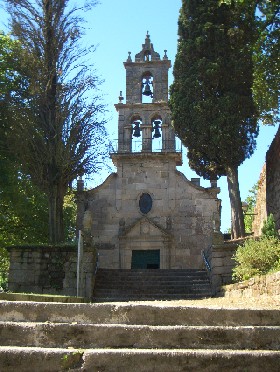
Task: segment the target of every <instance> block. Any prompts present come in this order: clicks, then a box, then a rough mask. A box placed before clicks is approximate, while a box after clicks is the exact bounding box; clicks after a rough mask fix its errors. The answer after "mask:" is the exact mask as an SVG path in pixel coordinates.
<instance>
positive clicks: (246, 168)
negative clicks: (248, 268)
mask: <svg viewBox="0 0 280 372" xmlns="http://www.w3.org/2000/svg"><path fill="white" fill-rule="evenodd" d="M180 7H181V0H141V1H139V0H122V1H114V0H103V1H102V3H101V4H100V5H98V6H97V7H95V8H94V9H93V10H92V11H91V12H90V14H88V15H87V18H88V19H89V20H90V27H91V30H88V32H87V35H88V37H89V38H90V40H91V41H92V42H93V43H95V44H98V43H99V46H98V48H97V50H96V52H95V53H94V55H93V59H94V62H95V66H96V68H97V71H98V73H99V74H100V75H101V76H102V77H103V78H104V79H105V82H104V84H103V86H102V92H103V93H104V94H105V96H104V99H105V102H106V103H107V104H108V109H109V111H110V114H109V116H111V120H110V121H109V123H108V130H109V133H110V136H111V139H115V138H117V114H116V113H115V109H114V104H115V103H117V102H118V95H119V91H120V90H122V91H123V94H124V96H125V69H124V66H123V62H124V61H126V58H127V55H128V51H130V52H131V53H132V57H134V55H135V54H136V53H138V52H139V51H140V50H141V46H142V43H144V40H145V35H146V32H147V30H148V31H149V33H150V35H151V41H152V42H153V44H154V48H155V50H156V51H157V52H158V53H160V55H161V57H162V56H163V51H164V49H167V55H168V58H169V59H170V60H171V62H172V64H173V63H174V60H175V55H176V51H177V40H178V37H177V31H178V24H177V23H178V15H179V9H180ZM91 37H92V38H91ZM172 78H173V77H172V68H171V69H170V76H169V83H171V82H172ZM276 131H277V128H276V127H264V126H261V128H260V134H259V137H258V140H257V150H256V151H255V153H254V155H253V156H252V157H251V158H250V159H247V160H246V161H245V162H244V163H243V164H242V165H241V166H240V167H239V178H240V179H239V183H240V192H241V198H242V200H244V199H245V198H246V197H247V196H248V192H249V190H250V189H251V188H252V186H253V185H254V184H255V183H256V182H257V181H258V178H259V174H260V172H261V168H262V166H263V164H264V162H265V153H266V151H267V149H268V147H269V145H270V143H271V141H272V140H273V138H274V135H275V133H276ZM183 162H184V164H183V166H182V167H178V169H179V170H180V171H181V172H183V173H184V174H185V175H186V177H187V178H188V179H190V178H191V177H197V176H196V174H195V173H194V172H193V171H191V170H190V168H189V167H188V159H187V157H186V155H184V158H183ZM96 183H99V180H98V178H97V179H96ZM201 185H203V186H205V187H208V186H209V182H208V181H204V180H203V179H202V180H201ZM218 186H219V187H220V188H221V193H220V194H219V197H220V198H221V199H222V227H221V230H222V231H223V232H224V231H225V230H226V229H227V228H229V227H230V203H229V198H228V189H227V181H226V177H222V178H221V179H220V180H219V181H218Z"/></svg>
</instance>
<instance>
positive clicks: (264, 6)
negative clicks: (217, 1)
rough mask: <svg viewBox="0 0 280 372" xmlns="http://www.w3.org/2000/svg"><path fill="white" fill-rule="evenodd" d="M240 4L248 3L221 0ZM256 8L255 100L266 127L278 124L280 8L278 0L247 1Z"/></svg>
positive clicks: (241, 0)
mask: <svg viewBox="0 0 280 372" xmlns="http://www.w3.org/2000/svg"><path fill="white" fill-rule="evenodd" d="M221 2H222V3H226V4H231V3H232V2H235V3H237V4H240V3H241V4H242V3H244V0H221ZM246 3H250V4H251V5H252V6H253V7H254V9H255V24H256V27H257V31H258V33H257V35H258V37H257V39H256V41H255V43H253V44H252V48H253V51H254V58H253V61H254V83H253V93H254V101H255V104H256V105H257V107H258V112H259V118H260V120H261V121H262V123H263V124H278V123H279V122H280V113H279V103H280V102H279V86H280V56H279V45H280V5H279V2H278V1H271V0H258V1H255V0H246Z"/></svg>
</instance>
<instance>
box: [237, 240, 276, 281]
mask: <svg viewBox="0 0 280 372" xmlns="http://www.w3.org/2000/svg"><path fill="white" fill-rule="evenodd" d="M234 260H235V261H236V267H235V268H234V269H233V279H234V280H236V281H242V280H246V279H250V278H251V277H253V276H256V275H264V274H267V273H269V272H274V271H278V270H280V241H279V239H277V238H271V237H270V238H269V237H262V238H261V239H260V240H254V239H249V240H247V241H246V242H245V244H244V246H239V247H238V249H237V251H236V254H235V256H234Z"/></svg>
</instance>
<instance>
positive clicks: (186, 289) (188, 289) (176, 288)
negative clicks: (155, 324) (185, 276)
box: [94, 284, 211, 294]
mask: <svg viewBox="0 0 280 372" xmlns="http://www.w3.org/2000/svg"><path fill="white" fill-rule="evenodd" d="M101 291H105V292H124V293H125V292H131V293H145V292H146V291H147V292H148V293H147V294H149V293H151V292H152V293H158V292H162V293H170V294H172V293H174V292H177V293H178V292H179V293H181V292H182V293H196V292H201V291H202V292H205V291H206V292H210V288H209V287H208V286H206V285H203V284H202V285H200V286H199V285H192V286H184V285H166V286H148V285H147V286H141V285H139V286H138V287H136V286H134V285H128V286H125V285H124V286H121V287H115V286H113V285H110V286H108V287H97V288H96V289H95V291H94V293H95V294H96V293H99V292H101ZM210 293H211V292H210Z"/></svg>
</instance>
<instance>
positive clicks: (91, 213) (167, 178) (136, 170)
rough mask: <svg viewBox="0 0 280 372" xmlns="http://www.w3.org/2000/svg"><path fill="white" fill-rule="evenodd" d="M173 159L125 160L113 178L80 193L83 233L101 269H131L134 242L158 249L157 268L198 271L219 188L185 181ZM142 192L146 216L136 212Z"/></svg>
mask: <svg viewBox="0 0 280 372" xmlns="http://www.w3.org/2000/svg"><path fill="white" fill-rule="evenodd" d="M175 156H177V155H176V154H174V153H173V154H170V155H168V156H167V155H166V154H163V153H159V154H158V155H156V154H151V155H148V154H147V155H145V154H143V155H141V156H140V155H137V156H135V155H133V154H132V155H131V157H128V156H127V155H126V158H125V160H123V159H120V160H119V165H118V173H117V174H112V175H111V176H109V178H108V179H107V180H106V181H105V182H104V183H103V184H102V185H101V186H99V187H97V188H96V189H93V190H91V191H88V192H85V193H84V201H83V203H84V207H85V211H84V228H85V225H86V226H87V227H90V229H91V235H92V236H93V237H94V245H95V246H96V247H97V249H98V251H99V261H100V267H101V268H113V269H118V268H130V261H129V260H130V257H131V251H132V250H133V248H134V242H137V249H151V248H152V249H162V250H163V252H164V253H163V256H164V257H163V261H162V265H163V266H161V268H165V269H168V268H173V269H183V268H200V267H203V261H202V257H201V250H202V249H206V248H207V247H208V246H209V245H211V244H212V234H213V231H214V229H216V228H217V229H218V230H219V223H220V216H219V201H218V199H217V192H218V189H215V188H209V189H205V188H202V187H200V186H196V185H194V184H193V183H191V182H190V181H188V180H187V179H186V178H185V176H184V175H183V174H182V173H180V172H178V171H177V170H176V159H175V158H174V157H175ZM143 192H144V193H149V194H150V195H151V197H152V199H153V206H152V209H151V211H150V212H149V213H147V214H146V215H143V214H142V213H141V211H140V210H139V198H140V196H141V194H142V193H143ZM160 244H161V246H160ZM134 249H135V248H134ZM124 256H125V257H124Z"/></svg>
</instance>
